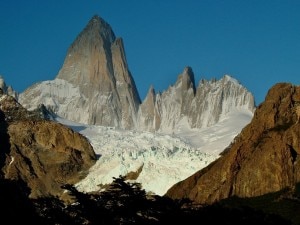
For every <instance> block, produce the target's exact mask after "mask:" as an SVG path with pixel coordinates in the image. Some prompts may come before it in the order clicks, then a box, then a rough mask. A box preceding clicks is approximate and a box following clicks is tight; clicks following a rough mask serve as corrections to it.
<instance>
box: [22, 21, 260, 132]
mask: <svg viewBox="0 0 300 225" xmlns="http://www.w3.org/2000/svg"><path fill="white" fill-rule="evenodd" d="M18 100H19V102H20V103H21V104H22V105H23V106H24V107H25V108H27V109H29V110H33V109H35V108H36V107H38V106H39V105H41V104H43V105H45V107H46V108H47V109H48V110H50V111H52V112H53V113H55V114H56V115H58V116H60V117H63V118H66V119H68V120H72V121H74V122H79V123H84V124H90V125H102V126H110V127H117V128H122V129H135V130H142V131H161V132H168V133H173V132H174V131H176V130H177V129H179V126H182V125H185V127H187V128H203V127H209V126H211V125H214V124H216V123H217V122H218V121H221V120H222V119H223V118H224V116H226V114H228V113H229V112H232V111H235V110H240V109H243V110H247V111H248V112H250V113H253V111H254V109H255V103H254V97H253V96H252V94H251V93H250V92H249V91H248V90H247V89H246V88H244V87H243V86H242V85H241V84H239V82H238V81H237V80H235V79H234V78H232V77H230V76H228V75H225V76H224V77H223V78H222V79H220V80H216V79H213V80H211V81H206V80H201V81H200V82H199V84H198V86H196V84H195V78H194V73H193V71H192V68H191V67H188V66H187V67H186V68H184V70H183V72H182V74H179V76H178V79H177V81H176V83H175V84H174V85H171V86H170V87H169V88H168V89H167V90H165V91H162V92H161V93H160V92H159V93H155V89H154V87H150V89H149V92H148V95H147V96H146V98H145V100H144V101H143V102H142V103H141V101H140V97H139V94H138V91H137V88H136V86H135V82H134V80H133V77H132V76H131V73H130V71H129V68H128V65H127V61H126V57H125V50H124V45H123V41H122V39H121V38H116V37H115V34H114V32H113V31H112V28H111V27H110V25H109V24H108V23H107V22H105V21H104V20H103V19H102V18H100V17H99V16H94V17H93V18H92V19H91V20H90V21H89V23H88V24H87V26H86V27H85V28H84V29H83V31H82V32H81V33H80V34H79V35H78V37H77V38H76V39H75V41H74V42H73V43H72V45H71V46H70V48H69V50H68V52H67V55H66V58H65V61H64V64H63V66H62V68H61V70H60V71H59V73H58V75H57V77H56V78H55V79H54V80H50V81H43V82H41V83H37V84H35V85H33V86H31V87H29V88H28V89H27V90H25V91H24V92H23V93H21V94H20V96H19V99H18Z"/></svg>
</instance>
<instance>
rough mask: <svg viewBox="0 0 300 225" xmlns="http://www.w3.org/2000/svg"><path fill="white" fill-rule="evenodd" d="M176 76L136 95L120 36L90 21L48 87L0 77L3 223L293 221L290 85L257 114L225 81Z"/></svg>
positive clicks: (297, 109)
mask: <svg viewBox="0 0 300 225" xmlns="http://www.w3.org/2000/svg"><path fill="white" fill-rule="evenodd" d="M182 70H183V71H182V72H181V73H180V72H179V74H175V76H177V80H176V82H175V84H173V85H170V86H169V87H168V88H167V89H166V90H163V91H161V92H156V91H155V89H154V87H152V86H151V87H149V90H148V93H147V95H146V97H145V99H144V100H141V99H140V96H139V93H138V89H137V87H136V85H135V82H134V79H133V76H132V75H131V73H130V70H129V67H128V65H127V62H126V55H125V50H124V45H123V41H122V39H121V38H116V36H115V34H114V33H113V31H112V29H111V27H110V25H109V24H108V23H106V22H105V21H104V20H103V19H101V18H100V17H98V16H94V17H93V18H92V19H91V20H90V21H89V23H88V24H87V26H86V27H85V28H84V29H83V31H82V32H81V33H80V34H79V35H78V37H77V38H76V39H75V41H74V42H73V43H72V44H71V46H70V47H69V49H68V51H67V54H66V58H65V61H64V63H63V66H62V68H61V69H60V71H59V72H58V74H57V76H56V77H55V78H54V79H53V80H48V81H43V82H40V83H36V84H34V85H33V86H31V87H29V88H27V89H26V90H25V91H24V92H23V93H17V92H16V91H14V90H13V88H12V87H11V86H8V85H6V83H5V82H4V79H3V78H2V77H0V150H1V151H0V168H1V170H0V190H1V191H0V199H1V201H0V204H1V220H4V221H9V223H10V224H20V221H19V220H21V223H26V224H49V225H52V224H53V225H54V224H61V225H70V224H72V225H81V224H90V225H91V224H103V225H110V224H124V225H125V224H128V225H129V224H147V225H162V224H195V223H196V224H198V222H199V221H201V223H202V222H204V221H210V222H209V223H211V224H220V223H221V224H223V223H226V224H232V225H240V224H268V225H270V224H272V225H276V224H280V225H291V224H292V225H298V224H300V217H299V213H298V212H299V210H300V188H299V187H300V186H299V184H300V166H299V165H300V157H299V155H300V141H299V140H300V132H299V131H300V87H299V86H295V85H293V84H290V83H278V84H275V85H274V86H273V87H272V88H271V89H270V90H269V92H268V94H267V96H266V98H265V101H264V102H263V103H261V104H260V105H259V106H257V107H256V106H255V103H254V97H253V96H252V94H251V93H250V92H249V91H247V89H246V88H245V87H243V86H242V85H241V84H240V83H239V82H238V81H237V80H236V79H234V78H233V77H231V76H230V75H224V76H223V77H222V78H221V79H219V80H217V79H211V80H204V79H201V80H200V81H199V82H198V84H196V83H195V77H194V73H193V70H192V68H191V67H189V66H187V67H185V68H182ZM149 79H151V78H149ZM1 224H2V221H1Z"/></svg>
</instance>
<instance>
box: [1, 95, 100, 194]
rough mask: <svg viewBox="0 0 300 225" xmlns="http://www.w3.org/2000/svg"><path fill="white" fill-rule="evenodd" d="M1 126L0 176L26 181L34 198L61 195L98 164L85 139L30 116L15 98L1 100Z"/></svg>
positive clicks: (36, 116)
mask: <svg viewBox="0 0 300 225" xmlns="http://www.w3.org/2000/svg"><path fill="white" fill-rule="evenodd" d="M0 124H1V129H0V141H1V153H0V167H1V172H0V173H1V174H2V177H3V178H5V179H12V180H22V181H24V182H25V183H26V184H27V185H28V187H30V188H31V194H30V197H32V198H36V197H42V196H47V195H54V196H59V195H61V194H62V189H61V185H63V184H66V183H70V184H75V183H76V182H78V181H79V180H80V179H81V178H83V177H84V176H85V173H86V172H87V171H88V169H89V168H90V167H91V166H92V165H93V164H94V163H95V161H96V155H95V153H94V151H93V148H92V146H91V145H90V144H89V142H88V140H87V139H86V138H85V137H83V136H82V135H80V134H79V133H75V132H73V131H72V130H71V129H69V128H67V127H65V126H64V125H62V124H58V123H55V122H52V121H47V120H44V119H41V118H40V117H39V114H36V113H31V112H28V111H27V110H26V109H25V108H23V107H22V106H21V105H20V104H19V103H18V102H17V101H16V100H15V99H14V98H13V97H12V96H7V95H1V96H0Z"/></svg>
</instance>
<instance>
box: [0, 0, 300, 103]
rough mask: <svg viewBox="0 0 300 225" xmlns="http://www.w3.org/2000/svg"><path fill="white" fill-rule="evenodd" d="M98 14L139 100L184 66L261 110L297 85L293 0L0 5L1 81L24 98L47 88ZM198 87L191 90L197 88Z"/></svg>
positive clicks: (58, 0)
mask: <svg viewBox="0 0 300 225" xmlns="http://www.w3.org/2000/svg"><path fill="white" fill-rule="evenodd" d="M95 14H98V15H99V16H100V17H102V18H103V19H104V20H106V21H107V22H108V23H109V24H110V25H111V26H112V29H113V30H114V32H115V34H116V36H118V37H122V38H123V40H124V44H125V51H126V56H127V61H128V64H129V69H130V71H131V73H132V75H133V77H134V80H135V82H136V85H137V87H138V90H139V93H140V95H141V98H142V99H144V97H145V94H146V93H147V91H148V88H149V86H150V85H151V84H152V85H153V86H154V88H155V90H156V91H163V90H165V89H167V88H168V86H169V85H171V84H174V83H175V81H176V79H177V76H178V74H180V73H181V72H182V71H183V69H184V67H185V66H191V67H192V69H193V71H194V73H195V79H196V82H197V83H198V81H199V79H201V78H204V79H208V80H210V79H211V78H217V79H219V78H221V77H222V76H223V75H225V74H229V75H231V76H233V77H234V78H236V79H237V80H238V81H239V82H240V83H241V84H242V85H244V86H245V87H246V88H247V89H248V90H249V91H251V92H252V93H253V94H254V96H255V100H256V103H257V104H259V103H261V102H262V101H263V100H264V98H265V95H266V93H267V91H268V90H269V88H270V87H271V86H272V85H274V84H275V83H277V82H291V83H293V84H296V85H299V83H300V76H299V75H300V73H299V69H300V1H299V0H280V1H279V0H248V1H246V0H245V1H243V0H224V1H221V0H180V1H179V0H128V1H123V0H119V1H117V0H85V1H83V0H51V1H40V0H39V1H38V0H26V1H20V0H6V1H5V0H2V1H1V2H0V74H1V75H2V76H3V77H4V79H5V81H6V83H7V84H9V85H12V86H13V88H14V89H16V90H17V91H18V92H22V91H23V90H25V89H26V88H27V87H29V86H30V85H32V84H34V83H36V82H39V81H43V80H52V79H54V78H55V77H56V75H57V73H58V71H59V69H60V68H61V66H62V64H63V61H64V57H65V55H66V51H67V49H68V47H69V46H70V44H71V43H72V42H73V41H74V39H75V38H76V36H77V35H78V34H79V32H80V31H81V30H82V29H83V28H84V27H85V25H86V24H87V22H88V21H89V20H90V18H91V17H92V16H93V15H95ZM197 83H196V85H197Z"/></svg>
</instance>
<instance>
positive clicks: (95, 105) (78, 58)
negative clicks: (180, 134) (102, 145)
mask: <svg viewBox="0 0 300 225" xmlns="http://www.w3.org/2000/svg"><path fill="white" fill-rule="evenodd" d="M19 101H20V103H21V104H22V105H24V106H25V107H26V108H28V109H33V108H35V107H36V106H37V105H39V104H44V105H45V106H46V107H47V108H50V109H51V110H52V111H53V112H54V113H56V114H57V115H59V116H62V117H65V118H67V119H69V120H73V121H77V122H81V123H86V124H97V125H103V126H114V127H121V128H126V129H131V128H133V127H135V126H136V115H137V111H138V107H139V104H140V98H139V95H138V92H137V89H136V86H135V83H134V80H133V79H132V76H131V74H130V72H129V69H128V65H127V62H126V57H125V51H124V46H123V42H122V39H120V38H117V39H116V38H115V35H114V33H113V31H112V29H111V27H110V26H109V24H107V23H106V22H105V21H104V20H103V19H101V18H100V17H98V16H94V17H93V18H92V19H91V20H90V22H89V23H88V25H87V26H86V27H85V29H84V30H83V31H82V32H81V33H80V34H79V36H78V37H77V38H76V40H75V41H74V42H73V44H72V45H71V46H70V48H69V50H68V52H67V56H66V58H65V62H64V64H63V67H62V68H61V70H60V71H59V73H58V75H57V77H56V79H55V80H53V81H45V82H42V83H39V84H36V85H33V86H32V87H30V88H28V89H27V90H26V91H25V92H24V93H22V94H21V95H20V97H19Z"/></svg>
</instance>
